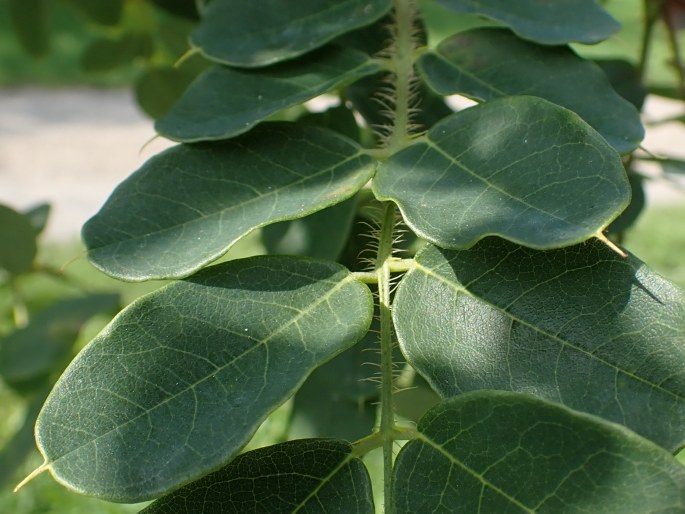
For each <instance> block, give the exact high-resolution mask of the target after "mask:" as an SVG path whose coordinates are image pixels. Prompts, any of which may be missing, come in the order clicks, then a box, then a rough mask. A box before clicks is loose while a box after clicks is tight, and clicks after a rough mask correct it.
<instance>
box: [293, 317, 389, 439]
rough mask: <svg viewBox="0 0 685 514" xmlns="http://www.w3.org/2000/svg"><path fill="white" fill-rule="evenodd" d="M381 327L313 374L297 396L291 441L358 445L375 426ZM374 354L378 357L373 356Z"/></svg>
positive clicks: (371, 331)
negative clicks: (324, 439) (341, 441)
mask: <svg viewBox="0 0 685 514" xmlns="http://www.w3.org/2000/svg"><path fill="white" fill-rule="evenodd" d="M378 330H379V327H378V323H377V318H374V323H372V325H371V328H370V330H369V332H368V333H367V334H366V336H364V338H363V339H362V340H361V341H360V342H359V343H358V344H356V345H355V346H353V347H352V348H350V349H349V350H346V351H344V352H343V353H341V354H340V355H338V356H337V357H335V358H334V359H332V360H331V361H329V362H327V363H326V364H324V365H323V366H321V367H319V368H317V369H316V370H314V372H313V373H312V374H311V375H310V376H309V378H307V380H306V381H305V383H304V384H303V385H302V387H301V388H300V390H299V391H298V392H297V394H296V395H295V398H294V400H293V405H292V411H291V412H292V413H291V419H290V430H289V432H288V437H289V438H290V439H301V438H307V437H335V438H338V439H345V440H347V441H356V440H358V439H361V438H363V437H366V436H367V435H369V434H370V433H371V431H372V430H373V427H374V424H375V422H376V410H377V409H376V407H377V400H378V393H379V389H378V384H377V383H376V381H375V380H374V381H371V378H373V377H374V376H375V374H376V373H377V371H378V347H379V343H378ZM373 350H375V351H376V353H375V354H373V353H371V352H372V351H373Z"/></svg>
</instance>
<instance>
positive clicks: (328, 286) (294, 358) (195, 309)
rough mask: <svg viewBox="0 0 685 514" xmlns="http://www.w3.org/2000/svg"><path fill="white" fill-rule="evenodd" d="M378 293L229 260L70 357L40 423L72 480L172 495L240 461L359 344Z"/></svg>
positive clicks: (91, 490) (309, 267) (103, 489)
mask: <svg viewBox="0 0 685 514" xmlns="http://www.w3.org/2000/svg"><path fill="white" fill-rule="evenodd" d="M372 310H373V309H372V297H371V293H370V291H369V289H368V288H367V287H366V286H365V285H364V284H361V283H359V282H357V281H356V280H355V279H354V278H353V276H352V275H351V274H350V273H349V272H348V271H347V270H346V269H345V268H343V267H342V266H340V265H338V264H335V263H332V262H326V261H315V260H310V259H295V258H290V257H257V258H251V259H243V260H239V261H231V262H227V263H224V264H220V265H217V266H214V267H211V268H208V269H206V270H203V271H202V272H200V273H198V274H197V275H195V276H193V277H191V278H189V279H186V280H185V281H180V282H175V283H173V284H171V285H169V286H166V287H164V288H162V289H160V290H158V291H156V292H153V293H151V294H149V295H147V296H145V297H143V298H141V299H139V300H137V301H135V302H134V303H133V304H131V305H130V306H129V307H127V308H126V309H125V310H124V311H122V313H121V314H119V316H117V317H116V318H115V319H114V321H112V323H111V324H110V325H109V327H107V328H106V329H105V330H104V331H103V332H102V333H101V334H100V335H99V336H98V337H96V338H95V339H94V340H93V341H92V342H91V343H90V344H89V345H88V346H87V347H86V348H85V349H84V350H83V351H82V352H81V353H80V354H79V355H78V356H77V357H76V359H75V360H74V361H73V362H72V363H71V365H70V366H69V368H68V369H67V370H66V371H65V373H64V375H63V376H62V378H61V379H60V380H59V381H58V382H57V384H56V385H55V388H54V389H53V391H52V393H51V394H50V397H49V398H48V401H47V402H46V403H45V406H44V408H43V411H42V412H41V414H40V417H39V418H38V422H37V424H36V440H37V441H38V445H39V448H40V449H41V452H42V453H43V455H44V456H45V459H46V466H47V467H48V468H49V470H50V472H51V473H52V474H53V475H54V476H55V478H57V480H58V481H60V482H61V483H63V484H66V485H68V486H69V487H71V488H73V489H75V490H77V491H80V492H83V493H86V494H89V495H92V496H97V497H101V498H105V499H109V500H112V501H122V502H136V501H142V500H146V499H150V498H154V497H157V496H159V495H160V494H163V493H166V492H168V491H169V490H171V489H173V488H176V487H178V486H180V485H183V484H185V483H188V482H190V481H192V480H195V479H197V478H198V477H200V476H202V475H204V474H205V473H207V472H209V471H212V470H214V469H216V468H217V467H218V466H220V465H222V464H224V463H226V462H228V461H230V460H231V459H232V458H233V457H234V456H235V455H236V454H237V452H238V451H239V450H240V449H241V448H242V447H243V446H244V445H245V444H246V443H247V442H248V441H249V439H250V437H251V436H252V434H253V433H254V431H255V430H256V429H257V428H258V427H259V425H260V424H261V422H262V421H264V419H265V418H266V417H267V416H268V414H269V413H270V412H271V411H273V410H274V409H275V408H276V407H278V406H279V405H280V404H282V403H283V402H284V401H285V400H286V399H287V398H289V397H290V396H291V395H292V394H293V393H294V392H295V391H296V390H297V388H298V387H299V386H300V385H301V384H302V382H303V381H304V379H305V378H306V377H307V375H308V374H309V373H311V371H312V370H313V369H315V368H316V367H317V366H320V365H321V364H323V363H324V362H326V361H327V360H329V359H331V358H332V357H333V356H335V355H336V354H338V353H340V352H341V351H343V350H345V349H346V348H348V347H350V346H352V345H353V344H354V343H355V342H357V341H358V340H359V339H361V337H362V336H363V335H364V334H365V333H366V331H367V329H368V327H369V323H370V321H371V315H372Z"/></svg>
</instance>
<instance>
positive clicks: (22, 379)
mask: <svg viewBox="0 0 685 514" xmlns="http://www.w3.org/2000/svg"><path fill="white" fill-rule="evenodd" d="M118 306H119V296H118V295H116V294H92V295H88V296H83V297H77V298H67V299H64V300H61V301H58V302H56V303H54V304H52V305H50V306H49V307H47V308H46V309H44V310H42V311H41V312H39V313H38V314H37V315H35V316H34V317H33V318H31V321H30V323H29V324H28V325H27V326H26V327H24V328H23V329H20V330H17V331H16V332H13V333H12V334H10V335H9V336H7V337H5V338H4V339H2V340H0V375H1V376H2V378H3V380H5V381H6V382H7V383H8V384H10V385H18V384H23V383H26V382H32V381H35V380H36V379H42V378H45V377H46V376H48V375H49V374H50V373H56V372H60V371H61V370H62V369H63V367H64V366H65V365H66V362H65V359H66V358H67V357H68V356H69V355H70V354H71V349H72V345H73V344H74V342H75V340H76V337H77V336H78V334H79V332H80V331H81V328H82V326H83V324H84V323H85V322H86V321H88V320H89V319H90V318H92V317H93V316H95V315H96V314H98V313H100V312H111V311H114V310H116V309H117V307H118Z"/></svg>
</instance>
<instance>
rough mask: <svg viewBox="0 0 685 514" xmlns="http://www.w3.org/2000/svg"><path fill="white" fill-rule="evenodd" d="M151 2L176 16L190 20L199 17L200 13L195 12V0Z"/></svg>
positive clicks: (160, 0)
mask: <svg viewBox="0 0 685 514" xmlns="http://www.w3.org/2000/svg"><path fill="white" fill-rule="evenodd" d="M152 3H153V4H155V5H156V6H158V7H160V8H162V9H164V10H165V11H168V12H170V13H172V14H175V15H177V16H182V17H183V18H188V19H191V20H198V19H200V15H199V13H198V12H197V2H189V1H188V0H152Z"/></svg>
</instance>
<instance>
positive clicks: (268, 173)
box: [83, 123, 374, 281]
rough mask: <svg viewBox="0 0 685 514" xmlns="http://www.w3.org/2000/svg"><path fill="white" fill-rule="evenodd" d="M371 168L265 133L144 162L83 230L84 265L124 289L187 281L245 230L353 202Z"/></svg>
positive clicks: (315, 138)
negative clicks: (129, 283) (129, 284)
mask: <svg viewBox="0 0 685 514" xmlns="http://www.w3.org/2000/svg"><path fill="white" fill-rule="evenodd" d="M373 172H374V165H373V161H372V159H371V158H370V157H368V156H367V155H364V154H363V153H362V150H361V148H360V147H359V146H358V145H357V144H356V143H353V142H352V141H350V140H348V139H346V138H343V137H341V136H338V135H337V134H335V133H334V132H331V131H328V130H325V129H321V128H318V127H311V126H308V127H304V126H298V125H294V124H289V123H272V124H265V125H263V126H260V127H258V128H257V129H255V130H254V131H252V132H250V133H249V134H246V135H244V136H241V137H239V138H236V139H232V140H229V141H224V142H221V143H211V144H198V145H180V146H177V147H174V148H171V149H169V150H167V151H165V152H163V153H161V154H159V155H157V156H155V157H153V158H152V159H150V160H149V161H148V162H147V163H146V164H145V165H143V167H142V168H141V169H139V170H138V171H137V172H135V173H134V174H133V175H131V176H130V177H129V178H128V179H127V180H125V181H124V182H123V183H122V184H121V185H119V187H118V188H117V189H116V190H115V191H114V193H113V194H112V196H111V197H110V198H109V200H108V201H107V203H106V204H105V205H104V206H103V207H102V209H101V210H100V212H99V213H98V214H96V215H95V216H94V217H93V218H92V219H91V220H89V221H88V222H87V223H86V225H85V226H84V228H83V238H84V241H85V243H86V246H87V247H88V249H89V258H90V260H91V262H92V263H93V264H94V265H95V266H97V267H98V268H100V269H101V270H102V271H104V272H105V273H108V274H110V275H113V276H115V277H118V278H121V279H124V280H134V281H136V280H147V279H151V278H169V277H172V278H175V277H182V276H187V275H189V274H191V273H193V272H194V271H196V270H198V269H199V268H201V267H202V266H204V265H205V264H207V263H209V262H211V261H213V260H215V259H216V258H218V257H220V256H221V255H223V254H224V253H225V252H226V250H228V248H229V247H230V246H231V245H233V243H235V242H236V241H237V240H238V239H240V238H241V237H243V236H244V235H246V234H247V233H249V232H251V231H252V230H253V229H255V228H258V227H261V226H263V225H266V224H269V223H273V222H276V221H283V220H287V219H295V218H300V217H303V216H306V215H308V214H310V213H312V212H315V211H317V210H320V209H323V208H325V207H328V206H331V205H334V204H336V203H339V202H341V201H343V200H345V199H347V198H349V197H351V196H353V195H354V193H356V192H357V191H358V190H359V189H360V188H361V187H363V186H364V184H365V183H366V182H367V181H368V180H369V178H371V176H372V174H373Z"/></svg>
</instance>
